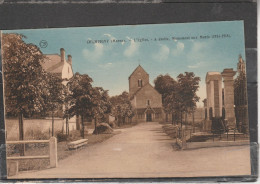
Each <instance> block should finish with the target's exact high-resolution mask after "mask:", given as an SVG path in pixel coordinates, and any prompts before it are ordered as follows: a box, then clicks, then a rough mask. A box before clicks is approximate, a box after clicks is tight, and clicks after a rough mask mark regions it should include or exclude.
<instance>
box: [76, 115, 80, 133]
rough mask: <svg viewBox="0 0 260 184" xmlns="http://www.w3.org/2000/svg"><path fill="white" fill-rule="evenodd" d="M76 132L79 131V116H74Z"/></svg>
mask: <svg viewBox="0 0 260 184" xmlns="http://www.w3.org/2000/svg"><path fill="white" fill-rule="evenodd" d="M76 130H80V122H79V115H78V114H77V115H76Z"/></svg>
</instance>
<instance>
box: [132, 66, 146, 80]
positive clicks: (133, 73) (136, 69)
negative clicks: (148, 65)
mask: <svg viewBox="0 0 260 184" xmlns="http://www.w3.org/2000/svg"><path fill="white" fill-rule="evenodd" d="M139 68H140V69H141V70H143V71H144V72H145V73H146V74H147V75H149V74H148V73H147V72H146V71H145V70H144V69H143V67H142V66H141V65H138V66H137V67H136V69H135V70H134V71H133V72H132V73H131V75H130V76H129V77H128V79H129V78H130V77H131V76H132V75H133V74H134V73H135V72H136V71H137V70H138V69H139Z"/></svg>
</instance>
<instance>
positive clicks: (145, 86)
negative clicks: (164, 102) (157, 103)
mask: <svg viewBox="0 0 260 184" xmlns="http://www.w3.org/2000/svg"><path fill="white" fill-rule="evenodd" d="M148 86H150V87H152V88H153V89H154V87H153V86H152V85H151V84H150V83H147V84H146V85H144V86H143V87H141V88H139V89H138V90H137V91H136V92H135V93H134V94H133V95H132V96H130V100H132V99H133V98H134V96H135V95H136V94H137V93H139V91H141V90H143V89H145V88H147V87H148ZM154 90H155V91H156V93H158V94H159V95H161V94H160V93H159V92H158V91H157V90H156V89H154Z"/></svg>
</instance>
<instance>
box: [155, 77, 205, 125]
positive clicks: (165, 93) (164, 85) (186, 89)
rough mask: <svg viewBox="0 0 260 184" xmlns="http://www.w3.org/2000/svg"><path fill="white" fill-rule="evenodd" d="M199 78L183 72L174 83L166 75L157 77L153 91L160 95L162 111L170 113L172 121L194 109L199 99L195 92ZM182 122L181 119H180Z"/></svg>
mask: <svg viewBox="0 0 260 184" xmlns="http://www.w3.org/2000/svg"><path fill="white" fill-rule="evenodd" d="M199 81H200V78H199V77H196V76H195V74H194V73H193V72H185V73H184V74H182V73H181V74H179V75H178V77H177V81H175V80H174V79H173V78H171V76H169V75H168V74H166V75H159V76H158V77H157V78H156V79H155V81H154V83H155V89H156V90H157V91H158V92H159V93H160V94H162V101H163V107H164V111H165V112H166V113H172V121H173V119H174V117H175V118H178V116H180V118H178V119H181V118H182V113H183V112H186V113H190V112H192V111H194V109H195V108H196V102H198V101H199V97H198V96H197V95H196V92H197V91H198V88H199ZM181 121H182V119H181Z"/></svg>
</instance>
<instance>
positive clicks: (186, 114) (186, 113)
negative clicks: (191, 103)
mask: <svg viewBox="0 0 260 184" xmlns="http://www.w3.org/2000/svg"><path fill="white" fill-rule="evenodd" d="M187 117H188V112H187V111H186V112H185V123H186V124H188V122H187V121H188V120H187Z"/></svg>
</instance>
